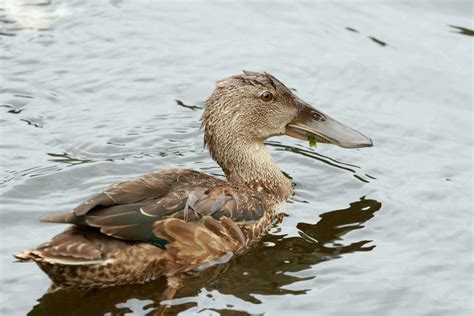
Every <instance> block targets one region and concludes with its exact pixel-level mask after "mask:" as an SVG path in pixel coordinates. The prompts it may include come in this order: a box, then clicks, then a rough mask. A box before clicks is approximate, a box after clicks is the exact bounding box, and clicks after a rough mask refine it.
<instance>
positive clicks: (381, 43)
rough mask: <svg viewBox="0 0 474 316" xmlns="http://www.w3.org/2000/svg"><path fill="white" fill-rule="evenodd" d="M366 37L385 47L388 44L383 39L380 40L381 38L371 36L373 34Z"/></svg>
mask: <svg viewBox="0 0 474 316" xmlns="http://www.w3.org/2000/svg"><path fill="white" fill-rule="evenodd" d="M368 38H370V39H371V40H372V41H374V42H375V43H377V44H379V45H380V46H382V47H385V46H387V45H388V44H387V43H385V42H384V41H381V40H379V39H377V38H375V37H373V36H368Z"/></svg>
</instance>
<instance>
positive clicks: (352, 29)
mask: <svg viewBox="0 0 474 316" xmlns="http://www.w3.org/2000/svg"><path fill="white" fill-rule="evenodd" d="M346 30H348V31H351V32H354V33H359V31H357V30H356V29H354V28H352V27H348V26H346Z"/></svg>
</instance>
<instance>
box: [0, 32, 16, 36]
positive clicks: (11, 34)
mask: <svg viewBox="0 0 474 316" xmlns="http://www.w3.org/2000/svg"><path fill="white" fill-rule="evenodd" d="M0 36H15V34H14V33H5V32H0Z"/></svg>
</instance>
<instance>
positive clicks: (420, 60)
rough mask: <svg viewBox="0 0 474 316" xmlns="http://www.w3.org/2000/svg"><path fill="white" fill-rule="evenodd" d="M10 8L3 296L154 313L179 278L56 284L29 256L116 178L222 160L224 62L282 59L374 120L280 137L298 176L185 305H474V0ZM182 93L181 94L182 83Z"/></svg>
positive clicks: (12, 308)
mask: <svg viewBox="0 0 474 316" xmlns="http://www.w3.org/2000/svg"><path fill="white" fill-rule="evenodd" d="M0 8H2V9H1V11H0V21H1V30H0V31H1V35H0V40H1V47H2V49H1V76H2V79H1V94H0V96H1V99H0V100H1V102H0V104H1V108H0V113H1V114H0V115H1V151H0V154H1V155H2V159H1V168H2V173H1V178H0V183H1V192H2V202H1V243H0V245H1V259H0V262H1V275H0V278H1V279H0V284H1V295H0V299H1V303H0V312H1V314H2V315H25V314H27V313H30V315H102V314H106V315H123V314H132V313H135V314H146V313H149V314H153V313H154V311H156V310H157V308H158V307H159V304H160V300H161V295H162V294H163V292H164V290H165V288H164V285H163V281H162V280H158V281H156V282H152V283H149V284H145V285H139V286H126V287H120V288H110V289H104V290H99V291H92V292H64V291H62V292H61V291H60V292H55V293H53V294H46V291H47V289H48V287H49V284H50V283H49V281H48V279H47V277H46V276H45V275H44V274H42V273H41V272H40V270H39V269H38V268H37V267H36V266H35V265H34V264H18V263H13V260H12V257H11V256H10V254H11V253H12V252H15V251H18V250H22V249H28V248H32V247H34V246H36V245H37V244H38V243H40V242H42V241H46V240H47V239H49V238H50V237H51V236H53V235H54V234H56V233H59V232H60V231H62V230H63V229H64V226H61V225H54V224H41V223H38V221H37V219H38V218H39V217H40V216H42V215H45V214H48V213H51V212H60V211H66V210H68V209H70V208H72V207H73V206H74V205H76V204H77V203H79V202H80V201H82V200H83V199H84V198H86V197H87V196H89V195H91V194H93V193H94V192H96V191H98V190H100V189H101V188H103V187H104V186H106V185H108V184H110V183H113V182H116V181H119V180H123V179H128V178H131V177H134V176H137V175H141V174H144V173H147V172H150V171H152V170H156V169H161V168H168V167H185V168H192V169H196V170H200V171H204V172H207V173H211V174H215V175H218V176H221V175H222V172H221V170H220V169H219V168H218V166H217V165H216V164H215V163H214V162H213V161H212V160H211V159H210V158H209V155H208V153H207V151H206V150H205V149H203V147H202V132H201V131H200V130H199V126H200V122H199V117H200V114H201V111H202V110H201V109H200V108H201V107H202V105H203V102H204V100H205V98H206V97H207V96H208V95H209V94H210V92H211V91H212V88H213V84H214V82H215V81H216V80H218V79H221V78H223V77H226V76H229V75H233V74H237V73H239V72H240V71H241V69H249V70H265V71H268V72H271V73H273V74H274V75H276V76H277V77H278V78H279V79H280V80H282V81H283V82H285V83H286V84H287V85H288V86H289V87H292V88H294V89H296V90H297V94H298V95H299V96H300V97H302V98H303V99H304V100H306V101H308V102H309V103H311V104H313V105H314V106H316V107H319V108H320V109H321V110H323V111H325V112H327V113H328V114H330V115H332V116H333V117H336V118H337V119H339V120H340V121H342V122H345V123H347V124H348V125H350V126H352V127H353V128H356V129H359V130H360V131H362V132H363V133H364V134H366V135H368V136H370V137H372V138H373V139H374V142H375V147H374V148H369V149H361V150H344V149H341V148H337V147H333V146H327V145H326V146H325V145H319V146H318V148H317V149H316V150H313V149H309V148H308V144H305V143H303V142H300V141H298V140H294V139H290V138H288V137H281V138H274V139H271V140H270V141H269V144H268V145H269V147H270V150H271V152H272V154H273V156H274V157H275V160H276V161H277V162H278V164H279V166H280V167H281V169H282V170H283V171H284V172H286V173H287V174H288V175H289V176H291V177H292V179H293V181H294V183H295V184H296V195H295V197H294V200H293V201H292V203H289V204H288V205H286V206H285V211H286V213H288V215H289V216H288V217H286V218H285V220H284V222H283V223H282V225H280V226H279V227H278V228H274V229H273V230H272V231H271V234H270V235H269V236H267V237H266V238H265V239H264V240H263V241H262V243H261V244H260V245H259V246H258V247H257V248H256V249H254V250H253V251H252V252H251V253H250V254H247V255H245V256H243V257H238V258H233V259H232V260H231V261H230V262H229V263H228V264H225V265H222V266H217V267H214V268H211V269H209V270H206V271H204V272H203V273H202V274H201V275H199V276H197V277H196V278H195V279H193V280H189V283H188V284H187V286H186V288H184V289H183V290H181V291H180V292H178V294H177V299H176V300H174V301H172V302H171V303H172V304H173V307H172V311H173V312H181V313H182V315H194V314H198V313H199V314H202V315H216V314H223V315H234V314H235V315H245V314H262V313H265V314H267V315H288V314H299V315H314V314H318V315H347V314H349V313H350V314H360V315H471V313H472V312H473V305H472V302H473V300H472V299H473V282H474V280H473V275H474V274H473V234H472V229H473V218H472V216H473V215H472V214H473V213H472V192H473V191H472V175H473V174H472V171H473V170H472V148H473V136H472V135H473V133H472V132H473V131H472V115H473V114H472V113H473V112H472V110H473V92H472V91H473V89H472V85H473V81H472V69H473V59H472V56H473V55H472V47H473V46H472V45H473V38H472V35H473V34H472V29H473V24H472V18H473V14H472V3H470V2H458V1H443V2H441V1H440V2H436V3H434V2H417V3H413V2H404V3H397V2H394V1H390V2H383V3H382V2H375V1H365V2H351V3H343V2H329V1H317V2H313V3H310V2H302V3H300V4H296V3H293V2H277V3H275V2H263V1H261V2H258V3H250V2H231V1H226V2H201V1H189V2H183V3H180V4H178V3H175V2H174V1H168V2H164V1H160V2H158V1H120V0H111V1H88V2H85V1H52V2H49V1H46V0H36V1H34V0H22V1H20V0H10V1H8V0H7V1H5V0H4V1H3V2H2V4H1V5H0ZM176 100H178V101H176Z"/></svg>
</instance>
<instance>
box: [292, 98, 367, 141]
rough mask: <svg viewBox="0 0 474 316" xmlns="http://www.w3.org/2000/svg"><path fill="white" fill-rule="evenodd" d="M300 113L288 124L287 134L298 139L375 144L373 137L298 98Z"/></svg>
mask: <svg viewBox="0 0 474 316" xmlns="http://www.w3.org/2000/svg"><path fill="white" fill-rule="evenodd" d="M298 103H299V108H300V111H299V115H298V116H297V117H296V118H295V119H294V120H293V121H292V122H291V123H290V124H288V125H287V126H286V132H285V134H286V135H288V136H291V137H295V138H298V139H303V140H308V139H311V138H313V139H314V140H316V142H320V143H330V144H334V145H337V146H340V147H344V148H361V147H371V146H373V142H372V139H370V138H369V137H367V136H365V135H363V134H362V133H359V132H358V131H356V130H353V129H352V128H350V127H348V126H346V125H344V124H342V123H340V122H338V121H336V120H335V119H333V118H331V117H329V116H328V115H326V114H324V113H322V112H321V111H318V110H316V109H315V108H313V107H311V106H310V105H308V104H306V103H305V102H303V101H301V100H298Z"/></svg>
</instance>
